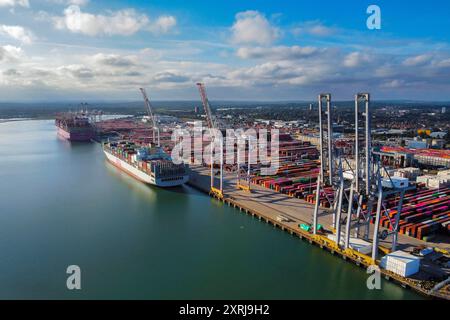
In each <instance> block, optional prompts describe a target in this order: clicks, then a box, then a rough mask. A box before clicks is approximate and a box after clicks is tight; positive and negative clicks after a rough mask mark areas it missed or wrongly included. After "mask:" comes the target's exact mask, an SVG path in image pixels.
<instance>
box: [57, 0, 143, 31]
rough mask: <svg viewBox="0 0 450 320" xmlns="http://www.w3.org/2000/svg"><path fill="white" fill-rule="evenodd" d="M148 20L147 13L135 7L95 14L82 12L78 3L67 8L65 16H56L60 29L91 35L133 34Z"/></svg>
mask: <svg viewBox="0 0 450 320" xmlns="http://www.w3.org/2000/svg"><path fill="white" fill-rule="evenodd" d="M148 22H149V20H148V18H147V16H146V15H142V14H138V13H137V12H136V11H135V10H133V9H125V10H120V11H114V12H111V13H110V14H109V15H94V14H91V13H85V12H82V11H81V9H80V7H79V6H76V5H71V6H69V7H68V8H67V9H65V10H64V16H63V17H56V18H54V23H55V26H56V27H57V28H58V29H68V30H70V31H71V32H74V33H82V34H86V35H89V36H97V35H123V36H126V35H132V34H134V33H136V32H137V31H139V30H141V29H142V28H143V27H145V26H146V25H147V24H148Z"/></svg>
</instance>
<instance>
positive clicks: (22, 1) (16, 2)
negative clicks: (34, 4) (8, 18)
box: [0, 0, 30, 8]
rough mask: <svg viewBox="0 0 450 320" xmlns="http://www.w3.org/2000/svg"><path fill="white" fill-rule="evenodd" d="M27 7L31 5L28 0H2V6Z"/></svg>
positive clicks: (0, 2)
mask: <svg viewBox="0 0 450 320" xmlns="http://www.w3.org/2000/svg"><path fill="white" fill-rule="evenodd" d="M15 6H18V7H26V8H28V7H29V6H30V3H29V2H28V0H0V7H15Z"/></svg>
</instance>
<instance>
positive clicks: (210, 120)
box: [197, 82, 223, 198]
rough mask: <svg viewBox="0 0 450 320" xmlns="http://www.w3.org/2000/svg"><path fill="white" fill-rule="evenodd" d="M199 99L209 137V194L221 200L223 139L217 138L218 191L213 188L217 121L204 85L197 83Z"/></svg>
mask: <svg viewBox="0 0 450 320" xmlns="http://www.w3.org/2000/svg"><path fill="white" fill-rule="evenodd" d="M197 87H198V91H199V93H200V98H201V99H202V104H203V108H204V109H205V114H206V123H207V125H208V129H209V130H210V135H211V140H212V141H211V189H210V192H211V193H212V194H213V195H214V196H216V197H218V198H223V138H222V137H219V139H220V141H219V144H220V186H219V189H218V188H216V187H215V186H214V149H215V148H214V146H215V144H216V138H217V137H216V132H217V130H219V127H218V125H217V121H216V119H215V118H214V116H213V114H212V112H211V106H210V104H209V100H208V96H207V94H206V88H205V84H204V83H201V82H199V83H197Z"/></svg>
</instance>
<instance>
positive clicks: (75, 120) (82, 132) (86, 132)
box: [55, 113, 95, 142]
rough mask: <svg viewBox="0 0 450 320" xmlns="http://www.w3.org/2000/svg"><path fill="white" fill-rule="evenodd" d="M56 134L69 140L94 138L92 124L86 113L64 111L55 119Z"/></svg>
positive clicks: (86, 140) (82, 140)
mask: <svg viewBox="0 0 450 320" xmlns="http://www.w3.org/2000/svg"><path fill="white" fill-rule="evenodd" d="M55 125H56V127H57V129H58V135H59V136H60V137H62V138H64V139H66V140H69V141H76V142H90V141H91V140H92V139H94V138H95V130H94V126H93V125H92V123H91V122H90V120H89V117H88V116H87V114H86V113H64V114H60V115H58V116H57V117H56V119H55Z"/></svg>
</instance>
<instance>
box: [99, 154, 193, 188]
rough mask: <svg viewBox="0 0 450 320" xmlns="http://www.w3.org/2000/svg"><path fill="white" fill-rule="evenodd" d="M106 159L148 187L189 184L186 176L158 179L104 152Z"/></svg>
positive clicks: (169, 186)
mask: <svg viewBox="0 0 450 320" xmlns="http://www.w3.org/2000/svg"><path fill="white" fill-rule="evenodd" d="M103 152H104V154H105V156H106V159H107V160H108V161H109V162H110V163H111V164H112V165H114V166H115V167H116V168H118V169H120V170H122V171H124V172H125V173H127V174H128V175H130V176H132V177H133V178H135V179H137V180H139V181H141V182H143V183H145V184H148V185H153V186H157V187H161V188H171V187H177V186H180V185H183V184H185V183H186V182H188V180H189V176H188V175H185V176H182V177H180V178H179V179H173V178H172V179H157V178H155V177H153V176H151V175H149V174H147V173H145V172H143V171H141V170H139V169H138V168H136V167H134V166H132V165H130V164H129V163H127V162H126V161H123V160H122V159H120V158H118V157H116V156H114V155H113V154H110V153H109V152H107V151H105V150H103Z"/></svg>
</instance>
